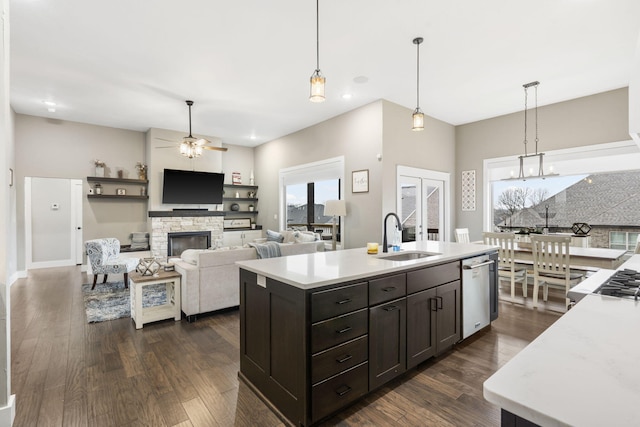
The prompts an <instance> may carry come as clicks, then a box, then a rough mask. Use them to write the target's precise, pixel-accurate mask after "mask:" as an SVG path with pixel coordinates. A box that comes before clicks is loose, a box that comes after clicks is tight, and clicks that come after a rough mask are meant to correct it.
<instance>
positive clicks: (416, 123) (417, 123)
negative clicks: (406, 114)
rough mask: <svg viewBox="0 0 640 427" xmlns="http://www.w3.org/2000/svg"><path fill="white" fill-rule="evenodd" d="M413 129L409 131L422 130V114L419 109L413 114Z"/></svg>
mask: <svg viewBox="0 0 640 427" xmlns="http://www.w3.org/2000/svg"><path fill="white" fill-rule="evenodd" d="M412 117H413V127H412V128H411V130H413V131H419V130H424V113H423V112H422V110H420V108H416V109H415V110H414V112H413V116H412Z"/></svg>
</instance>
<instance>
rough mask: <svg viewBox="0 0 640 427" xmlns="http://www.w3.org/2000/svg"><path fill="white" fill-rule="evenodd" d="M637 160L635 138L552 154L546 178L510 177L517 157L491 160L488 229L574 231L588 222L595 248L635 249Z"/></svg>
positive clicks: (639, 203) (639, 221)
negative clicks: (510, 178)
mask: <svg viewBox="0 0 640 427" xmlns="http://www.w3.org/2000/svg"><path fill="white" fill-rule="evenodd" d="M638 164H640V150H639V149H638V146H637V145H636V144H635V143H634V142H633V141H620V142H613V143H606V144H596V145H589V146H584V147H576V148H571V149H562V150H555V151H551V152H547V153H546V158H545V173H546V174H547V176H546V177H545V178H544V179H542V178H537V177H536V178H527V179H526V181H523V180H506V179H505V178H508V177H509V176H513V175H514V172H515V171H514V170H513V169H514V166H517V162H516V161H515V160H514V157H512V156H510V157H501V158H496V159H486V160H485V161H484V178H485V180H486V181H485V184H486V185H487V187H486V188H487V191H486V192H485V203H484V204H483V209H484V224H485V225H484V229H485V230H495V229H502V230H511V231H515V232H521V231H524V232H531V231H534V232H543V231H544V229H545V228H549V232H551V233H554V232H558V233H573V229H572V226H573V225H574V224H576V223H587V224H589V225H590V226H591V230H590V232H589V236H590V239H589V245H590V246H591V247H598V248H608V247H610V248H621V249H625V250H628V249H633V248H634V246H635V238H636V237H635V236H637V235H638V233H640V216H639V215H637V214H636V212H638V211H640V197H637V195H636V189H637V188H640V170H638V169H637V168H638ZM547 167H548V170H547ZM552 167H553V169H552ZM554 172H561V173H562V174H563V175H562V176H559V175H555V174H554ZM523 229H524V230H523Z"/></svg>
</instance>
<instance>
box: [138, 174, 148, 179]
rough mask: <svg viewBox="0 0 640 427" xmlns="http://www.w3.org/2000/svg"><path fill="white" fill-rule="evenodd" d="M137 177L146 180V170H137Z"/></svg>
mask: <svg viewBox="0 0 640 427" xmlns="http://www.w3.org/2000/svg"><path fill="white" fill-rule="evenodd" d="M138 179H141V180H143V181H144V180H146V179H147V173H146V172H138Z"/></svg>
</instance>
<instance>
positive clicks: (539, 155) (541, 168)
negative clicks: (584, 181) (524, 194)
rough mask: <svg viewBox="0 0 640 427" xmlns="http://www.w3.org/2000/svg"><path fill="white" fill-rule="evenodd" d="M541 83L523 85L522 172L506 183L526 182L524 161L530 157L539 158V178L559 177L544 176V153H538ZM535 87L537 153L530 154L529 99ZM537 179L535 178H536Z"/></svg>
mask: <svg viewBox="0 0 640 427" xmlns="http://www.w3.org/2000/svg"><path fill="white" fill-rule="evenodd" d="M539 84H540V82H538V81H535V82H531V83H525V84H523V85H522V87H524V141H523V142H524V154H523V155H522V156H518V160H519V162H520V172H519V173H518V177H517V178H507V179H505V181H511V180H522V181H526V176H525V174H524V159H527V158H529V157H537V158H538V175H537V178H542V179H544V178H545V177H547V176H554V175H558V174H557V173H549V174H547V175H545V174H544V153H538V141H539V139H538V85H539ZM530 87H533V88H534V89H535V120H536V139H535V143H536V147H535V148H536V151H535V153H532V154H529V153H528V152H527V143H528V142H529V141H527V97H528V91H529V88H530ZM534 177H535V176H534Z"/></svg>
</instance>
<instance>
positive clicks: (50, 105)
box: [42, 101, 56, 107]
mask: <svg viewBox="0 0 640 427" xmlns="http://www.w3.org/2000/svg"><path fill="white" fill-rule="evenodd" d="M42 102H44V105H46V106H48V107H55V106H56V103H55V102H53V101H42Z"/></svg>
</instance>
